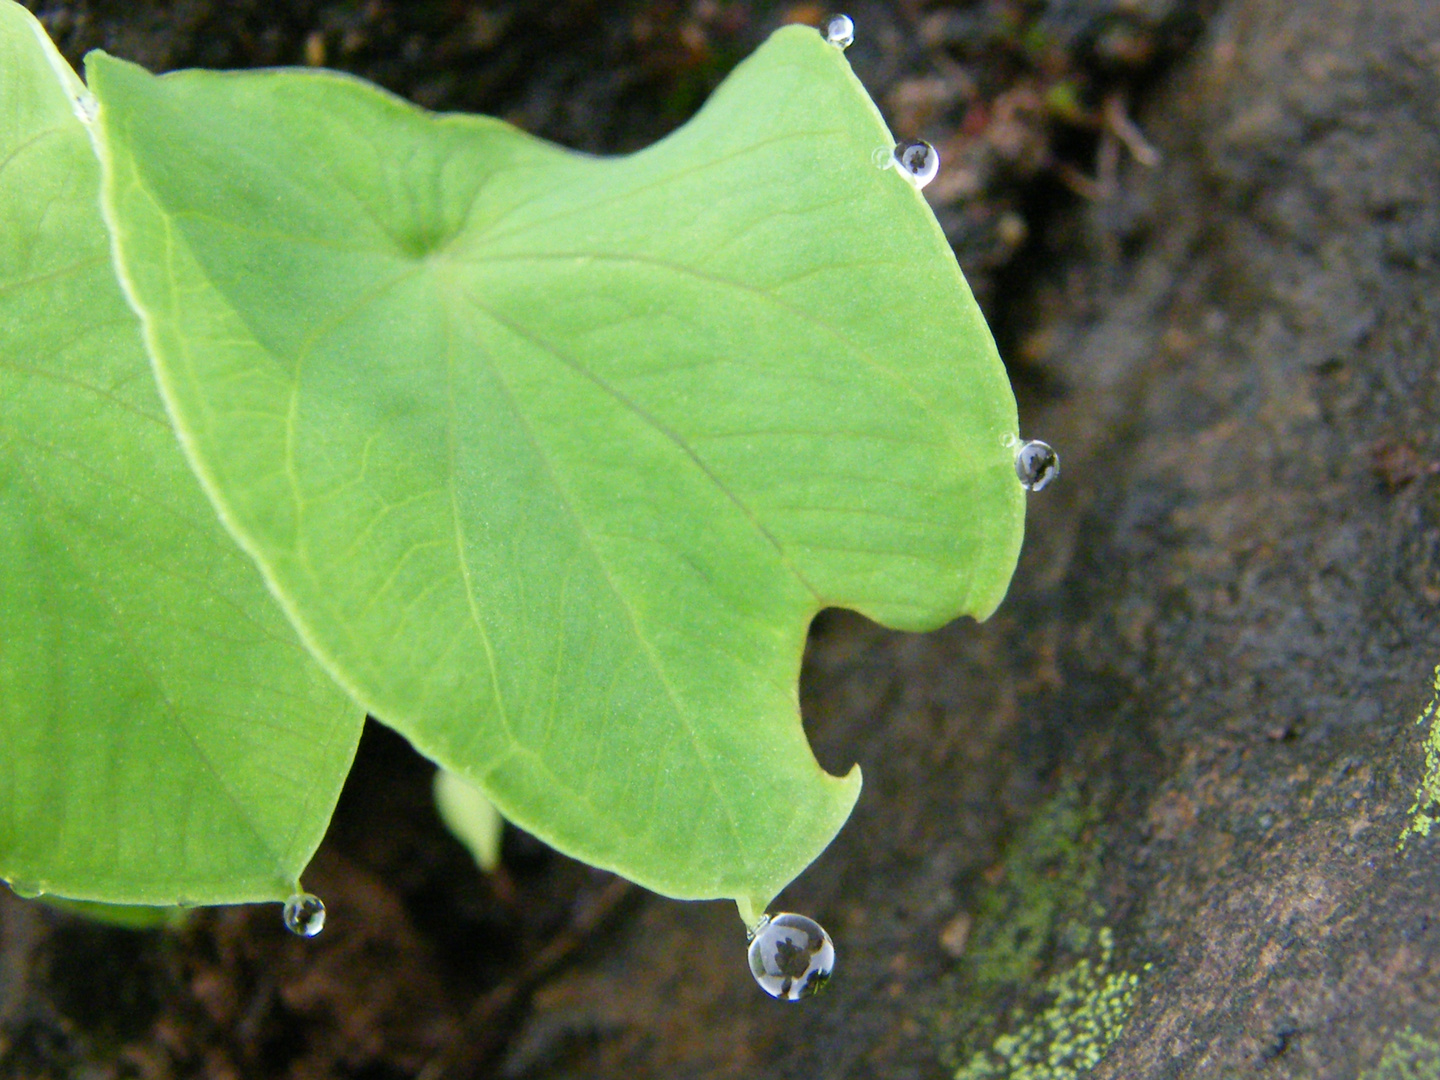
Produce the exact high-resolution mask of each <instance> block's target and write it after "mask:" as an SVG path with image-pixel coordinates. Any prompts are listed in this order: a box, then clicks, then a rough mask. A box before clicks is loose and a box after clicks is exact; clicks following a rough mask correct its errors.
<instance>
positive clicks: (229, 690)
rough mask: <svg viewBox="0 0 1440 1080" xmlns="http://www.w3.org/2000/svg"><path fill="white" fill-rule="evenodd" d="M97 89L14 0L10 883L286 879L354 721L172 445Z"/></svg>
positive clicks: (4, 838) (258, 888)
mask: <svg viewBox="0 0 1440 1080" xmlns="http://www.w3.org/2000/svg"><path fill="white" fill-rule="evenodd" d="M82 91H83V87H81V86H80V83H79V81H78V80H77V79H76V78H75V76H74V74H73V73H72V72H71V71H70V70H69V69H68V68H67V67H66V66H65V62H64V60H62V59H61V58H60V56H59V54H58V53H56V52H55V50H54V47H53V46H51V45H50V43H49V41H48V40H47V39H46V38H45V35H44V32H43V31H42V30H41V29H40V27H39V24H38V23H36V22H35V20H34V19H33V18H32V17H31V16H30V14H29V13H28V12H26V11H25V9H24V8H22V7H20V6H19V5H18V4H14V3H11V2H9V0H3V2H0V627H3V630H0V747H3V750H0V877H3V878H4V879H5V880H7V881H9V882H11V883H12V885H13V886H14V888H15V889H16V890H17V891H19V892H22V893H25V894H29V895H34V894H36V893H39V892H45V893H55V894H59V895H61V896H68V897H73V898H79V899H87V900H96V901H106V902H110V903H119V904H145V905H164V904H176V903H180V902H185V903H222V902H232V901H244V900H274V899H282V898H283V897H285V896H286V895H287V894H288V893H289V892H290V891H291V890H292V888H293V887H294V884H295V881H296V879H297V877H298V875H299V873H300V870H301V869H302V868H303V867H304V865H305V863H306V862H307V861H308V860H309V858H310V855H311V854H312V852H313V851H314V849H315V847H316V845H317V844H318V843H319V841H320V837H321V835H322V834H323V832H324V829H325V825H326V823H327V822H328V821H329V818H330V814H331V812H332V811H333V809H334V804H335V800H336V798H337V797H338V795H339V790H340V784H341V782H342V781H343V779H344V776H345V773H346V771H347V770H348V768H349V765H350V761H351V759H352V757H353V755H354V749H355V743H356V740H357V739H358V737H359V732H360V724H361V720H362V717H361V715H360V713H359V711H358V710H357V709H356V708H355V707H354V706H353V705H350V704H348V703H347V702H345V700H344V699H343V697H342V696H341V694H340V693H339V691H338V690H337V689H336V688H335V687H334V686H333V684H332V683H331V681H330V680H329V679H328V678H327V677H326V675H325V674H324V672H323V671H322V670H321V669H320V668H318V667H317V666H316V665H315V663H314V662H313V661H312V660H311V659H310V658H309V657H308V656H307V655H306V653H305V652H304V650H303V649H302V648H301V647H300V645H299V642H298V641H297V640H296V639H295V635H294V632H293V630H292V629H291V628H290V627H289V626H288V625H287V624H286V622H285V619H284V617H283V615H282V614H281V612H280V611H279V610H278V609H277V607H276V605H275V604H274V602H273V601H272V600H271V598H270V597H269V596H268V595H267V594H266V590H265V585H264V582H263V580H262V579H261V577H260V575H259V574H258V573H257V572H256V571H255V568H254V567H253V566H252V565H251V564H250V563H249V561H248V560H247V559H246V558H245V557H244V555H243V554H242V553H241V552H240V551H239V550H237V548H236V546H235V544H234V541H233V540H231V539H230V537H229V536H228V535H226V533H225V531H224V529H223V528H221V526H220V524H219V522H218V521H217V520H216V518H215V514H214V511H213V510H212V509H211V508H210V507H209V505H207V503H206V500H205V496H204V494H203V493H202V491H201V489H200V486H199V485H198V484H197V483H196V482H195V478H194V476H193V474H192V473H191V471H190V469H189V467H188V466H187V464H186V462H185V460H184V457H183V455H182V453H181V450H180V446H179V445H178V443H177V442H176V440H175V435H174V432H173V431H172V429H171V427H170V424H169V422H168V420H167V418H166V415H165V411H164V408H163V406H162V404H161V401H160V397H159V395H158V394H157V393H156V390H155V384H154V381H153V380H152V378H151V374H150V370H149V365H148V363H147V361H146V357H145V353H144V351H143V348H142V345H141V340H140V327H139V323H138V321H137V320H136V319H135V317H134V315H133V314H132V313H131V312H130V310H129V309H128V308H127V306H126V304H125V301H124V298H123V297H122V296H121V293H120V289H119V286H118V284H117V282H116V280H115V277H114V274H113V271H112V268H111V263H110V257H109V256H110V251H109V240H108V237H107V235H106V231H105V226H104V223H103V221H102V220H101V217H100V206H99V185H100V175H99V165H98V163H97V162H96V160H95V156H94V153H93V151H92V149H91V145H90V140H89V137H88V135H87V134H86V131H85V128H84V126H83V125H82V124H81V123H80V121H79V120H78V119H77V118H76V115H75V112H74V111H73V106H74V103H75V101H76V100H77V99H78V98H79V96H80V95H81V93H82Z"/></svg>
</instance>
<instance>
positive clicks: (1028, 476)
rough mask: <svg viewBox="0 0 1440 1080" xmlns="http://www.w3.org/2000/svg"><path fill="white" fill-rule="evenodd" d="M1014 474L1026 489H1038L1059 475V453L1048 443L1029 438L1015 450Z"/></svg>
mask: <svg viewBox="0 0 1440 1080" xmlns="http://www.w3.org/2000/svg"><path fill="white" fill-rule="evenodd" d="M1015 475H1016V476H1018V477H1019V478H1020V486H1021V487H1023V488H1024V489H1025V490H1026V491H1039V490H1040V489H1041V488H1043V487H1045V486H1046V485H1047V484H1049V483H1050V481H1051V480H1054V479H1055V478H1056V477H1057V476H1059V475H1060V455H1059V454H1057V453H1055V451H1054V450H1053V449H1052V448H1051V446H1050V444H1049V443H1043V442H1041V441H1040V440H1039V439H1031V440H1030V441H1029V442H1027V443H1026V444H1025V445H1023V446H1022V447H1020V449H1019V450H1017V451H1016V452H1015Z"/></svg>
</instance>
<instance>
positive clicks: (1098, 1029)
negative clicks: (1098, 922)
mask: <svg viewBox="0 0 1440 1080" xmlns="http://www.w3.org/2000/svg"><path fill="white" fill-rule="evenodd" d="M1096 940H1097V942H1098V943H1099V949H1100V954H1099V957H1098V958H1097V959H1095V960H1093V961H1092V960H1091V959H1090V958H1089V957H1082V958H1081V959H1079V960H1077V961H1076V962H1075V963H1074V964H1072V965H1071V966H1070V967H1068V968H1065V969H1064V970H1062V971H1059V972H1057V973H1056V974H1054V975H1052V976H1051V977H1050V978H1049V979H1047V980H1046V982H1045V993H1046V994H1047V995H1048V996H1049V997H1050V998H1051V1003H1050V1005H1049V1006H1048V1007H1046V1008H1045V1009H1043V1010H1042V1011H1041V1012H1040V1013H1039V1014H1038V1015H1035V1016H1032V1017H1031V1018H1029V1019H1027V1020H1025V1021H1024V1022H1023V1023H1021V1024H1020V1026H1019V1027H1018V1028H1016V1029H1015V1030H1014V1031H1011V1032H1009V1033H1007V1034H1005V1035H1001V1036H1000V1037H999V1038H997V1039H996V1040H995V1041H994V1043H992V1044H991V1046H990V1048H989V1049H988V1050H981V1051H978V1052H976V1053H975V1054H974V1055H973V1056H972V1057H971V1059H970V1061H969V1062H968V1063H967V1064H966V1065H964V1066H963V1067H962V1068H961V1069H960V1070H959V1071H957V1072H956V1074H955V1078H956V1080H1001V1078H1005V1080H1075V1078H1076V1077H1079V1076H1082V1075H1084V1074H1085V1073H1086V1072H1088V1071H1089V1070H1090V1069H1092V1068H1094V1067H1095V1066H1096V1065H1098V1064H1099V1063H1100V1060H1101V1059H1102V1058H1103V1057H1104V1056H1105V1052H1106V1051H1107V1050H1109V1049H1110V1044H1111V1043H1113V1042H1114V1041H1115V1040H1116V1039H1117V1038H1118V1037H1119V1035H1120V1032H1121V1031H1122V1030H1123V1029H1124V1027H1125V1018H1126V1017H1127V1016H1129V1014H1130V1009H1131V1007H1132V1006H1133V1005H1134V1003H1135V988H1136V987H1137V986H1139V984H1140V976H1139V975H1138V974H1137V973H1135V972H1133V971H1115V970H1112V963H1113V960H1114V955H1115V935H1114V933H1113V932H1112V931H1111V929H1110V928H1109V927H1108V926H1104V927H1101V928H1100V930H1099V932H1098V933H1097V934H1096Z"/></svg>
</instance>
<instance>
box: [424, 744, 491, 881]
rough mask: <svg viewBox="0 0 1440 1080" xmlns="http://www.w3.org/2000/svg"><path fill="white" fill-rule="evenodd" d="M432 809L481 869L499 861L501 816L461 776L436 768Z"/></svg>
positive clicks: (481, 793) (488, 870)
mask: <svg viewBox="0 0 1440 1080" xmlns="http://www.w3.org/2000/svg"><path fill="white" fill-rule="evenodd" d="M435 809H436V811H438V812H439V814H440V820H441V821H443V822H444V823H445V827H446V828H447V829H449V830H450V832H451V834H452V835H454V837H455V839H457V840H459V841H460V842H461V843H462V844H464V845H465V849H466V850H467V851H469V852H470V854H471V855H472V856H474V858H475V862H476V864H477V865H478V866H479V867H480V869H481V870H484V871H485V872H486V873H489V872H490V871H491V870H494V869H495V868H496V867H497V866H499V865H500V841H501V840H502V839H503V838H504V833H505V819H504V818H503V817H501V816H500V811H498V810H496V809H495V804H494V803H492V802H491V801H490V800H489V799H487V798H486V797H485V793H484V792H483V791H481V790H480V789H479V788H477V787H476V786H475V785H474V784H472V783H470V781H469V780H466V779H465V778H464V777H463V776H460V775H458V774H456V773H452V772H449V771H447V770H445V769H436V770H435Z"/></svg>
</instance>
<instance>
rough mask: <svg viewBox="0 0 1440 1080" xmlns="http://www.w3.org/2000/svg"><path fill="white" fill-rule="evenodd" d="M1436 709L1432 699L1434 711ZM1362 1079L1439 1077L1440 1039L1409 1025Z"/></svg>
mask: <svg viewBox="0 0 1440 1080" xmlns="http://www.w3.org/2000/svg"><path fill="white" fill-rule="evenodd" d="M1437 679H1440V673H1437ZM1434 708H1435V703H1434V702H1433V701H1432V702H1431V703H1430V709H1431V711H1432V712H1433V711H1434ZM1432 737H1433V735H1432ZM1432 752H1433V751H1432ZM1427 778H1428V777H1427ZM1360 1080H1440V1042H1436V1040H1434V1039H1431V1038H1427V1037H1426V1036H1424V1035H1420V1034H1417V1033H1416V1032H1415V1031H1413V1030H1412V1029H1410V1028H1408V1027H1407V1028H1406V1029H1405V1030H1404V1031H1402V1032H1400V1033H1399V1034H1398V1035H1396V1036H1395V1037H1394V1038H1393V1039H1391V1040H1390V1042H1389V1043H1387V1044H1386V1046H1385V1049H1384V1050H1382V1051H1380V1060H1379V1061H1377V1062H1376V1063H1375V1064H1374V1065H1373V1066H1372V1067H1371V1068H1369V1069H1366V1070H1365V1071H1364V1072H1363V1073H1361V1074H1360Z"/></svg>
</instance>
